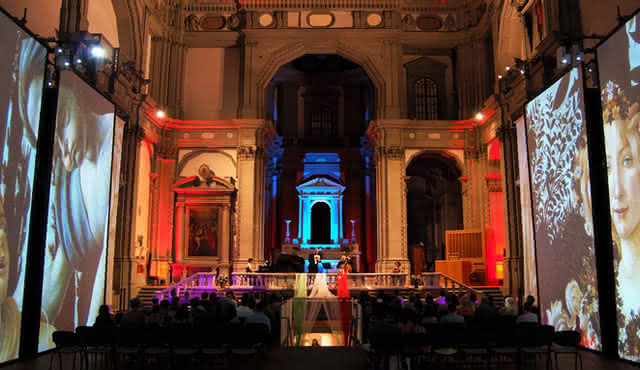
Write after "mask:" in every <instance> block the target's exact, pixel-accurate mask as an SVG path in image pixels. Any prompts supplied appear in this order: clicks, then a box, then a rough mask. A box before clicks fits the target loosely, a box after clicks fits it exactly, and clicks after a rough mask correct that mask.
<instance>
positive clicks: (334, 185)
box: [296, 176, 345, 195]
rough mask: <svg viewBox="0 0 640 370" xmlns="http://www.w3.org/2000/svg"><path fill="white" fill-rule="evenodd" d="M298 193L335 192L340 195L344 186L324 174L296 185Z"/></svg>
mask: <svg viewBox="0 0 640 370" xmlns="http://www.w3.org/2000/svg"><path fill="white" fill-rule="evenodd" d="M296 189H298V193H299V194H300V195H307V194H335V195H341V194H342V192H344V189H345V187H344V186H343V185H341V184H340V183H339V182H337V181H335V180H332V179H330V178H328V177H325V176H318V177H314V178H312V179H311V180H307V181H305V182H303V183H302V184H300V185H298V186H296Z"/></svg>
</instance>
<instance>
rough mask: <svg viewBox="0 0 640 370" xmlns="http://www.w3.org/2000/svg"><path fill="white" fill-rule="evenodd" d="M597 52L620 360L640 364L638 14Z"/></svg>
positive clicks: (639, 91) (639, 73) (639, 84)
mask: <svg viewBox="0 0 640 370" xmlns="http://www.w3.org/2000/svg"><path fill="white" fill-rule="evenodd" d="M597 51H598V66H599V74H600V87H601V100H602V115H603V123H604V137H605V151H606V158H607V173H608V181H609V205H610V213H611V223H612V225H611V233H612V239H613V255H614V276H615V279H616V308H617V313H618V320H617V322H618V354H619V355H620V357H622V358H624V359H627V360H631V361H636V362H640V288H638V286H639V284H640V274H638V273H637V266H638V263H640V198H639V197H638V193H639V192H640V13H638V14H636V15H635V16H634V17H632V18H631V20H629V21H628V22H627V23H626V24H625V25H624V26H623V27H621V28H620V29H619V30H618V31H617V32H615V33H614V34H613V35H612V36H611V38H609V39H608V40H607V41H605V42H604V43H603V44H602V45H600V46H599V47H598V50H597ZM634 269H635V270H636V271H634Z"/></svg>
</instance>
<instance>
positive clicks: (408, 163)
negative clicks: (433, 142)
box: [403, 149, 465, 173]
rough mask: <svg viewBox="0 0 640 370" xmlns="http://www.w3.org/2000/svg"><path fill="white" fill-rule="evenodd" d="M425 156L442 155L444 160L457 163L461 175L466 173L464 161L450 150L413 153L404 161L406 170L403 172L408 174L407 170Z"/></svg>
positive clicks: (429, 150)
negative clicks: (447, 159)
mask: <svg viewBox="0 0 640 370" xmlns="http://www.w3.org/2000/svg"><path fill="white" fill-rule="evenodd" d="M423 154H433V155H440V156H442V157H444V158H449V159H453V160H454V161H455V164H456V167H457V169H458V170H459V171H460V173H464V172H465V171H464V161H463V159H462V158H460V157H458V156H457V155H455V154H454V153H452V152H450V151H448V150H446V149H445V150H433V149H423V150H418V151H416V152H414V153H411V154H410V155H409V157H408V158H406V160H405V161H404V168H403V171H404V173H406V172H407V168H409V167H411V164H412V163H413V162H414V161H415V160H416V159H417V158H420V157H421V156H422V155H423Z"/></svg>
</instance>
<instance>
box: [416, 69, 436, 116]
mask: <svg viewBox="0 0 640 370" xmlns="http://www.w3.org/2000/svg"><path fill="white" fill-rule="evenodd" d="M415 92H416V119H429V120H437V119H438V84H437V83H436V82H435V81H434V80H432V79H430V78H427V77H424V78H421V79H419V80H418V81H416V84H415Z"/></svg>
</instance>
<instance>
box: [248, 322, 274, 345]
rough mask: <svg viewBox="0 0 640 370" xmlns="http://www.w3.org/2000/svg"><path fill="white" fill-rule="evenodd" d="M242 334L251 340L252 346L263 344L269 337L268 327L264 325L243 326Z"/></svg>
mask: <svg viewBox="0 0 640 370" xmlns="http://www.w3.org/2000/svg"><path fill="white" fill-rule="evenodd" d="M244 334H245V335H246V336H247V337H248V338H253V339H252V340H253V341H254V343H253V344H256V343H265V342H266V341H267V338H268V337H269V327H268V326H267V325H266V324H260V323H250V324H247V325H246V326H245V328H244Z"/></svg>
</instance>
